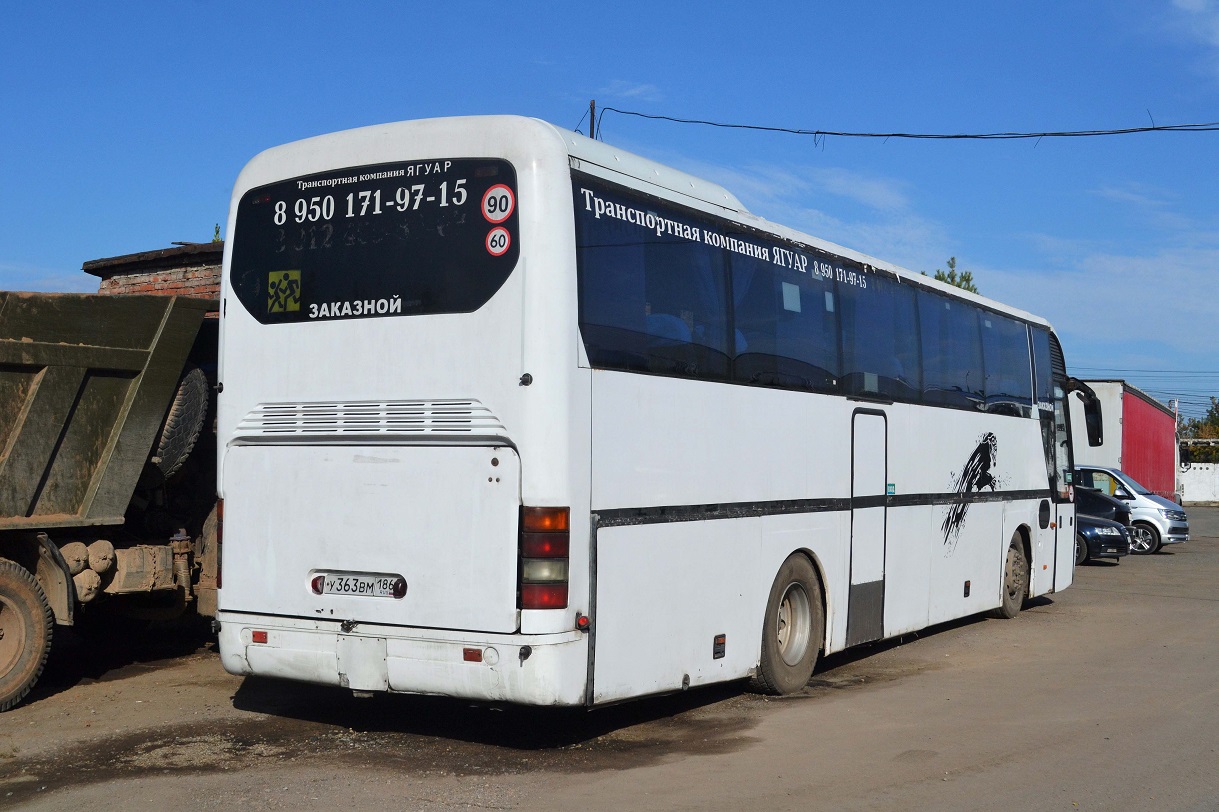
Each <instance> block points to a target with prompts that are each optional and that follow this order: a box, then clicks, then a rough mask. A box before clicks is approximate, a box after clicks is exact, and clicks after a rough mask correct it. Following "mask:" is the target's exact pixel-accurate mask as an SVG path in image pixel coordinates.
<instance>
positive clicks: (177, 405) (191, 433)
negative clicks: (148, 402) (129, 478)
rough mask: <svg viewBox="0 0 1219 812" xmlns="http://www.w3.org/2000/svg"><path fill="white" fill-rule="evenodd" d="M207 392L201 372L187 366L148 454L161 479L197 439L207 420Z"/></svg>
mask: <svg viewBox="0 0 1219 812" xmlns="http://www.w3.org/2000/svg"><path fill="white" fill-rule="evenodd" d="M210 395H211V385H210V384H209V383H208V382H207V375H206V374H205V373H204V371H203V370H202V369H200V368H199V367H197V366H195V365H193V364H191V365H190V366H187V368H186V370H185V371H184V372H183V373H182V377H181V379H179V381H178V389H177V391H176V392H174V399H173V402H172V403H171V404H170V406H169V411H168V412H167V413H166V414H165V422H164V423H163V424H162V425H161V431H160V432H159V433H158V434H157V442H156V445H155V446H154V448H155V449H156V450H155V451H153V456H152V463H153V464H154V465H155V466H156V467H157V469H158V470H159V471H160V472H161V476H163V477H165V479H169V478H170V477H172V476H173V475H174V474H176V473H178V470H179V469H180V468H181V467H182V464H183V463H185V462H186V458H187V457H189V456H190V452H191V450H192V449H194V447H195V443H197V442H198V441H199V435H201V434H202V433H203V426H204V424H205V423H206V422H207V405H208V400H209V398H210Z"/></svg>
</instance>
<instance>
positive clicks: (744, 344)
mask: <svg viewBox="0 0 1219 812" xmlns="http://www.w3.org/2000/svg"><path fill="white" fill-rule="evenodd" d="M731 264H732V301H733V315H734V319H735V321H734V326H735V331H734V334H735V335H734V338H735V341H736V346H735V355H734V357H733V363H732V377H733V380H736V381H739V382H741V383H747V384H754V385H756V386H774V387H780V388H785V389H802V390H806V391H813V392H833V391H835V389H836V386H837V382H838V370H839V362H838V312H837V311H838V307H837V305H836V298H835V291H834V283H833V281H832V280H829V279H825V278H824V277H820V276H810V275H809V274H807V273H800V272H796V271H791V270H788V269H784V268H780V267H778V266H776V265H775V264H774V263H772V262H767V261H765V260H761V259H756V258H754V257H748V256H743V255H739V254H734V255H732V257H731Z"/></svg>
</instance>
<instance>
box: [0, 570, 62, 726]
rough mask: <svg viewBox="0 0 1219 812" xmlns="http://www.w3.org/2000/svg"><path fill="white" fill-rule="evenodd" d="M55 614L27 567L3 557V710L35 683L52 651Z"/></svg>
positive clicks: (0, 689) (0, 660)
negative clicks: (53, 615) (52, 613)
mask: <svg viewBox="0 0 1219 812" xmlns="http://www.w3.org/2000/svg"><path fill="white" fill-rule="evenodd" d="M53 628H54V618H53V617H52V615H51V607H50V605H49V604H48V603H47V598H46V595H44V594H43V591H42V587H41V586H39V585H38V581H36V580H35V579H34V576H33V575H31V574H30V573H29V572H28V571H27V570H26V569H25V568H23V567H21V566H19V565H18V564H15V563H13V562H12V561H8V560H6V559H0V711H6V710H8V709H9V708H11V707H13V706H14V705H16V704H17V703H18V702H20V701H21V700H22V699H24V698H25V695H26V694H28V693H29V692H30V689H31V688H33V687H34V683H35V682H37V681H38V677H39V676H40V675H41V674H42V667H43V666H44V665H46V662H47V655H48V654H49V653H50V652H51V630H52V629H53Z"/></svg>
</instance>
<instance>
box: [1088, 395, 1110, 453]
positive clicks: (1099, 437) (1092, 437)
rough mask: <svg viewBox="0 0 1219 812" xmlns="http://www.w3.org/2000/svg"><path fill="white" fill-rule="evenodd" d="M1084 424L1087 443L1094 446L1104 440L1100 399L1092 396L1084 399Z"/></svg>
mask: <svg viewBox="0 0 1219 812" xmlns="http://www.w3.org/2000/svg"><path fill="white" fill-rule="evenodd" d="M1084 424H1085V425H1086V426H1087V428H1088V445H1090V446H1092V447H1094V448H1095V447H1096V446H1098V445H1103V444H1104V442H1105V432H1104V429H1103V428H1102V426H1101V409H1100V400H1098V399H1096V398H1092V399H1090V400H1088V399H1085V400H1084Z"/></svg>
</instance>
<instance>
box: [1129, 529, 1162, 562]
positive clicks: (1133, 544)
mask: <svg viewBox="0 0 1219 812" xmlns="http://www.w3.org/2000/svg"><path fill="white" fill-rule="evenodd" d="M1158 549H1160V533H1159V531H1158V530H1156V529H1155V527H1154V526H1153V525H1150V524H1148V523H1147V522H1135V523H1134V524H1132V525H1130V554H1131V555H1151V554H1152V553H1154V552H1155V551H1156V550H1158Z"/></svg>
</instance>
